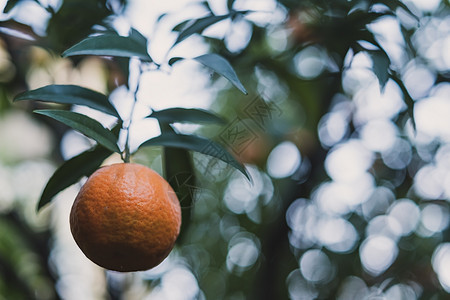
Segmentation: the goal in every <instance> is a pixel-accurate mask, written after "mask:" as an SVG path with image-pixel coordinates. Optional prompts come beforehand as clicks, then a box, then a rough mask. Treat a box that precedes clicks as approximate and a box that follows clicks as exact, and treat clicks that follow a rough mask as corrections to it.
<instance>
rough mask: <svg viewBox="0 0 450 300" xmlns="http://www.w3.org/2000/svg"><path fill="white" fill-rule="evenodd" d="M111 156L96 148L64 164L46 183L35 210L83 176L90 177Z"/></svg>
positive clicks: (104, 150)
mask: <svg viewBox="0 0 450 300" xmlns="http://www.w3.org/2000/svg"><path fill="white" fill-rule="evenodd" d="M111 154H112V151H110V150H108V149H106V148H104V147H102V146H97V147H95V148H94V149H91V150H88V151H86V152H83V153H81V154H79V155H77V156H75V157H73V158H71V159H69V160H68V161H66V162H64V163H63V164H62V165H61V166H60V167H59V168H58V169H57V170H56V171H55V173H53V175H52V177H51V178H50V179H49V181H48V182H47V185H46V186H45V188H44V191H43V192H42V195H41V198H40V200H39V202H38V205H37V210H38V211H39V210H40V209H41V208H42V207H44V206H45V205H46V204H47V203H49V202H50V201H51V200H52V198H53V197H54V196H55V195H56V194H58V193H59V192H61V191H62V190H64V189H66V188H67V187H69V186H71V185H72V184H74V183H77V182H78V181H79V180H80V179H81V178H82V177H83V176H89V175H91V174H92V173H93V172H94V171H95V170H96V169H97V168H98V167H99V166H100V165H101V164H102V162H103V161H104V160H105V159H106V158H108V156H110V155H111Z"/></svg>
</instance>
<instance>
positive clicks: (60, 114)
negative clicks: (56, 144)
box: [34, 109, 120, 153]
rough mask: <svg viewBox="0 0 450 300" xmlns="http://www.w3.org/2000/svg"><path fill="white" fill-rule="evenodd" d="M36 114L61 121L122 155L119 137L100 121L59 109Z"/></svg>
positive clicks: (41, 111)
mask: <svg viewBox="0 0 450 300" xmlns="http://www.w3.org/2000/svg"><path fill="white" fill-rule="evenodd" d="M34 112H35V113H38V114H41V115H45V116H48V117H50V118H53V119H55V120H57V121H60V122H62V123H64V124H66V125H67V126H69V127H72V128H73V129H75V130H77V131H79V132H81V133H82V134H84V135H86V136H87V137H90V138H92V139H94V140H95V141H96V142H97V143H99V144H100V145H103V146H104V147H106V148H107V149H109V150H111V151H113V152H117V153H120V149H119V147H118V146H117V137H116V136H114V134H113V133H112V132H111V131H109V130H108V129H106V128H105V127H103V125H102V124H100V123H99V122H98V121H96V120H94V119H92V118H90V117H88V116H85V115H82V114H80V113H76V112H73V111H66V110H57V109H48V110H35V111H34Z"/></svg>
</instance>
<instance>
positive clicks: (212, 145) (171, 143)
mask: <svg viewBox="0 0 450 300" xmlns="http://www.w3.org/2000/svg"><path fill="white" fill-rule="evenodd" d="M148 146H164V147H174V148H182V149H187V150H192V151H196V152H199V153H203V154H206V155H210V156H213V157H215V158H218V159H220V160H222V161H224V162H225V163H227V164H229V165H231V166H232V167H234V168H236V169H237V170H239V171H240V172H241V173H242V174H244V175H245V177H247V179H250V177H249V175H248V174H247V171H246V170H245V168H244V166H243V165H242V164H241V163H239V162H238V161H237V160H236V159H235V158H234V157H233V156H232V155H231V154H230V153H229V152H228V151H227V150H226V149H225V148H223V147H222V146H221V145H220V144H218V143H216V142H214V141H212V140H210V139H206V138H203V137H199V136H195V135H184V134H176V133H162V134H161V135H160V136H157V137H154V138H151V139H149V140H147V141H146V142H144V143H142V144H141V145H140V147H148Z"/></svg>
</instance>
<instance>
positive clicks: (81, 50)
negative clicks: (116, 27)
mask: <svg viewBox="0 0 450 300" xmlns="http://www.w3.org/2000/svg"><path fill="white" fill-rule="evenodd" d="M74 55H101V56H119V57H137V58H139V59H140V60H142V61H147V62H151V61H152V59H151V57H150V55H149V54H148V52H147V39H146V38H145V37H144V36H142V35H141V34H140V33H139V32H137V31H136V30H132V31H131V34H130V35H129V36H126V37H125V36H120V35H117V34H112V33H106V34H103V35H96V36H91V37H88V38H86V39H84V40H82V41H81V42H79V43H78V44H76V45H74V46H72V47H71V48H69V49H67V50H66V51H64V53H63V54H62V56H63V57H67V56H74Z"/></svg>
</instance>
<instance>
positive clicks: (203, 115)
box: [148, 107, 225, 124]
mask: <svg viewBox="0 0 450 300" xmlns="http://www.w3.org/2000/svg"><path fill="white" fill-rule="evenodd" d="M148 118H155V119H157V120H158V121H160V122H166V123H169V124H171V123H217V124H224V123H225V120H224V119H222V118H221V117H219V116H218V115H216V114H213V113H211V112H209V111H207V110H204V109H198V108H180V107H177V108H168V109H164V110H158V111H154V112H152V113H151V114H150V115H149V116H148Z"/></svg>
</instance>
